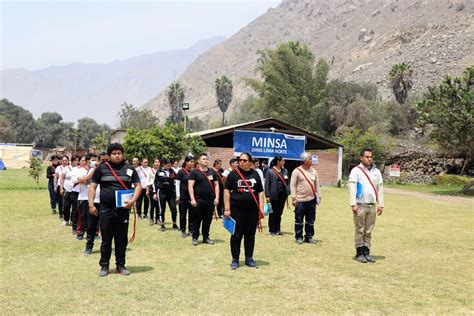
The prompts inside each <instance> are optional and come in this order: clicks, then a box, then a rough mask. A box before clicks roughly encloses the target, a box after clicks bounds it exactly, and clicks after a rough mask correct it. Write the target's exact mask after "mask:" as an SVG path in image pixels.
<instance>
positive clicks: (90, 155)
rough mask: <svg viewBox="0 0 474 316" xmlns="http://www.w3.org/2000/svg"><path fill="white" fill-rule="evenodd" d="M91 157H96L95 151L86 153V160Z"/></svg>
mask: <svg viewBox="0 0 474 316" xmlns="http://www.w3.org/2000/svg"><path fill="white" fill-rule="evenodd" d="M91 158H97V155H96V154H95V153H88V154H87V155H86V161H87V160H91Z"/></svg>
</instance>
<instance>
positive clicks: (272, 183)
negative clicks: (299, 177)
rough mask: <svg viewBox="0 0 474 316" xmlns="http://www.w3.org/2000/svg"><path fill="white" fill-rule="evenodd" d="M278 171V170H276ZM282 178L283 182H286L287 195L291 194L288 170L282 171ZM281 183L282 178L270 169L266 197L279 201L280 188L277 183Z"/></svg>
mask: <svg viewBox="0 0 474 316" xmlns="http://www.w3.org/2000/svg"><path fill="white" fill-rule="evenodd" d="M275 171H276V170H275ZM281 176H282V177H283V180H285V184H286V186H285V189H286V194H287V195H289V194H290V187H289V185H288V180H289V178H288V170H286V169H285V168H283V169H282V170H281ZM278 182H281V180H280V178H279V177H278V176H277V175H276V174H275V172H274V171H273V168H269V169H268V171H267V175H266V177H265V196H266V197H270V199H272V200H277V199H278V186H277V183H278Z"/></svg>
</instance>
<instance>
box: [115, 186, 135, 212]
mask: <svg viewBox="0 0 474 316" xmlns="http://www.w3.org/2000/svg"><path fill="white" fill-rule="evenodd" d="M133 192H134V191H133V190H118V191H115V207H118V208H120V207H124V206H125V205H127V203H128V201H130V200H131V199H132V198H133Z"/></svg>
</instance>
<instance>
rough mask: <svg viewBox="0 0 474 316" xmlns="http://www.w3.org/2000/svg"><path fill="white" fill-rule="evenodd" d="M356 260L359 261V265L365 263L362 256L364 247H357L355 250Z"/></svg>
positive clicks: (365, 260)
mask: <svg viewBox="0 0 474 316" xmlns="http://www.w3.org/2000/svg"><path fill="white" fill-rule="evenodd" d="M356 251H357V253H356V258H355V259H356V260H357V261H359V262H360V263H367V259H366V258H365V256H364V247H359V248H357V249H356Z"/></svg>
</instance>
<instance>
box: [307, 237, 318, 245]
mask: <svg viewBox="0 0 474 316" xmlns="http://www.w3.org/2000/svg"><path fill="white" fill-rule="evenodd" d="M306 242H307V243H308V244H315V243H316V240H314V239H313V237H309V238H307V239H306Z"/></svg>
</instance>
